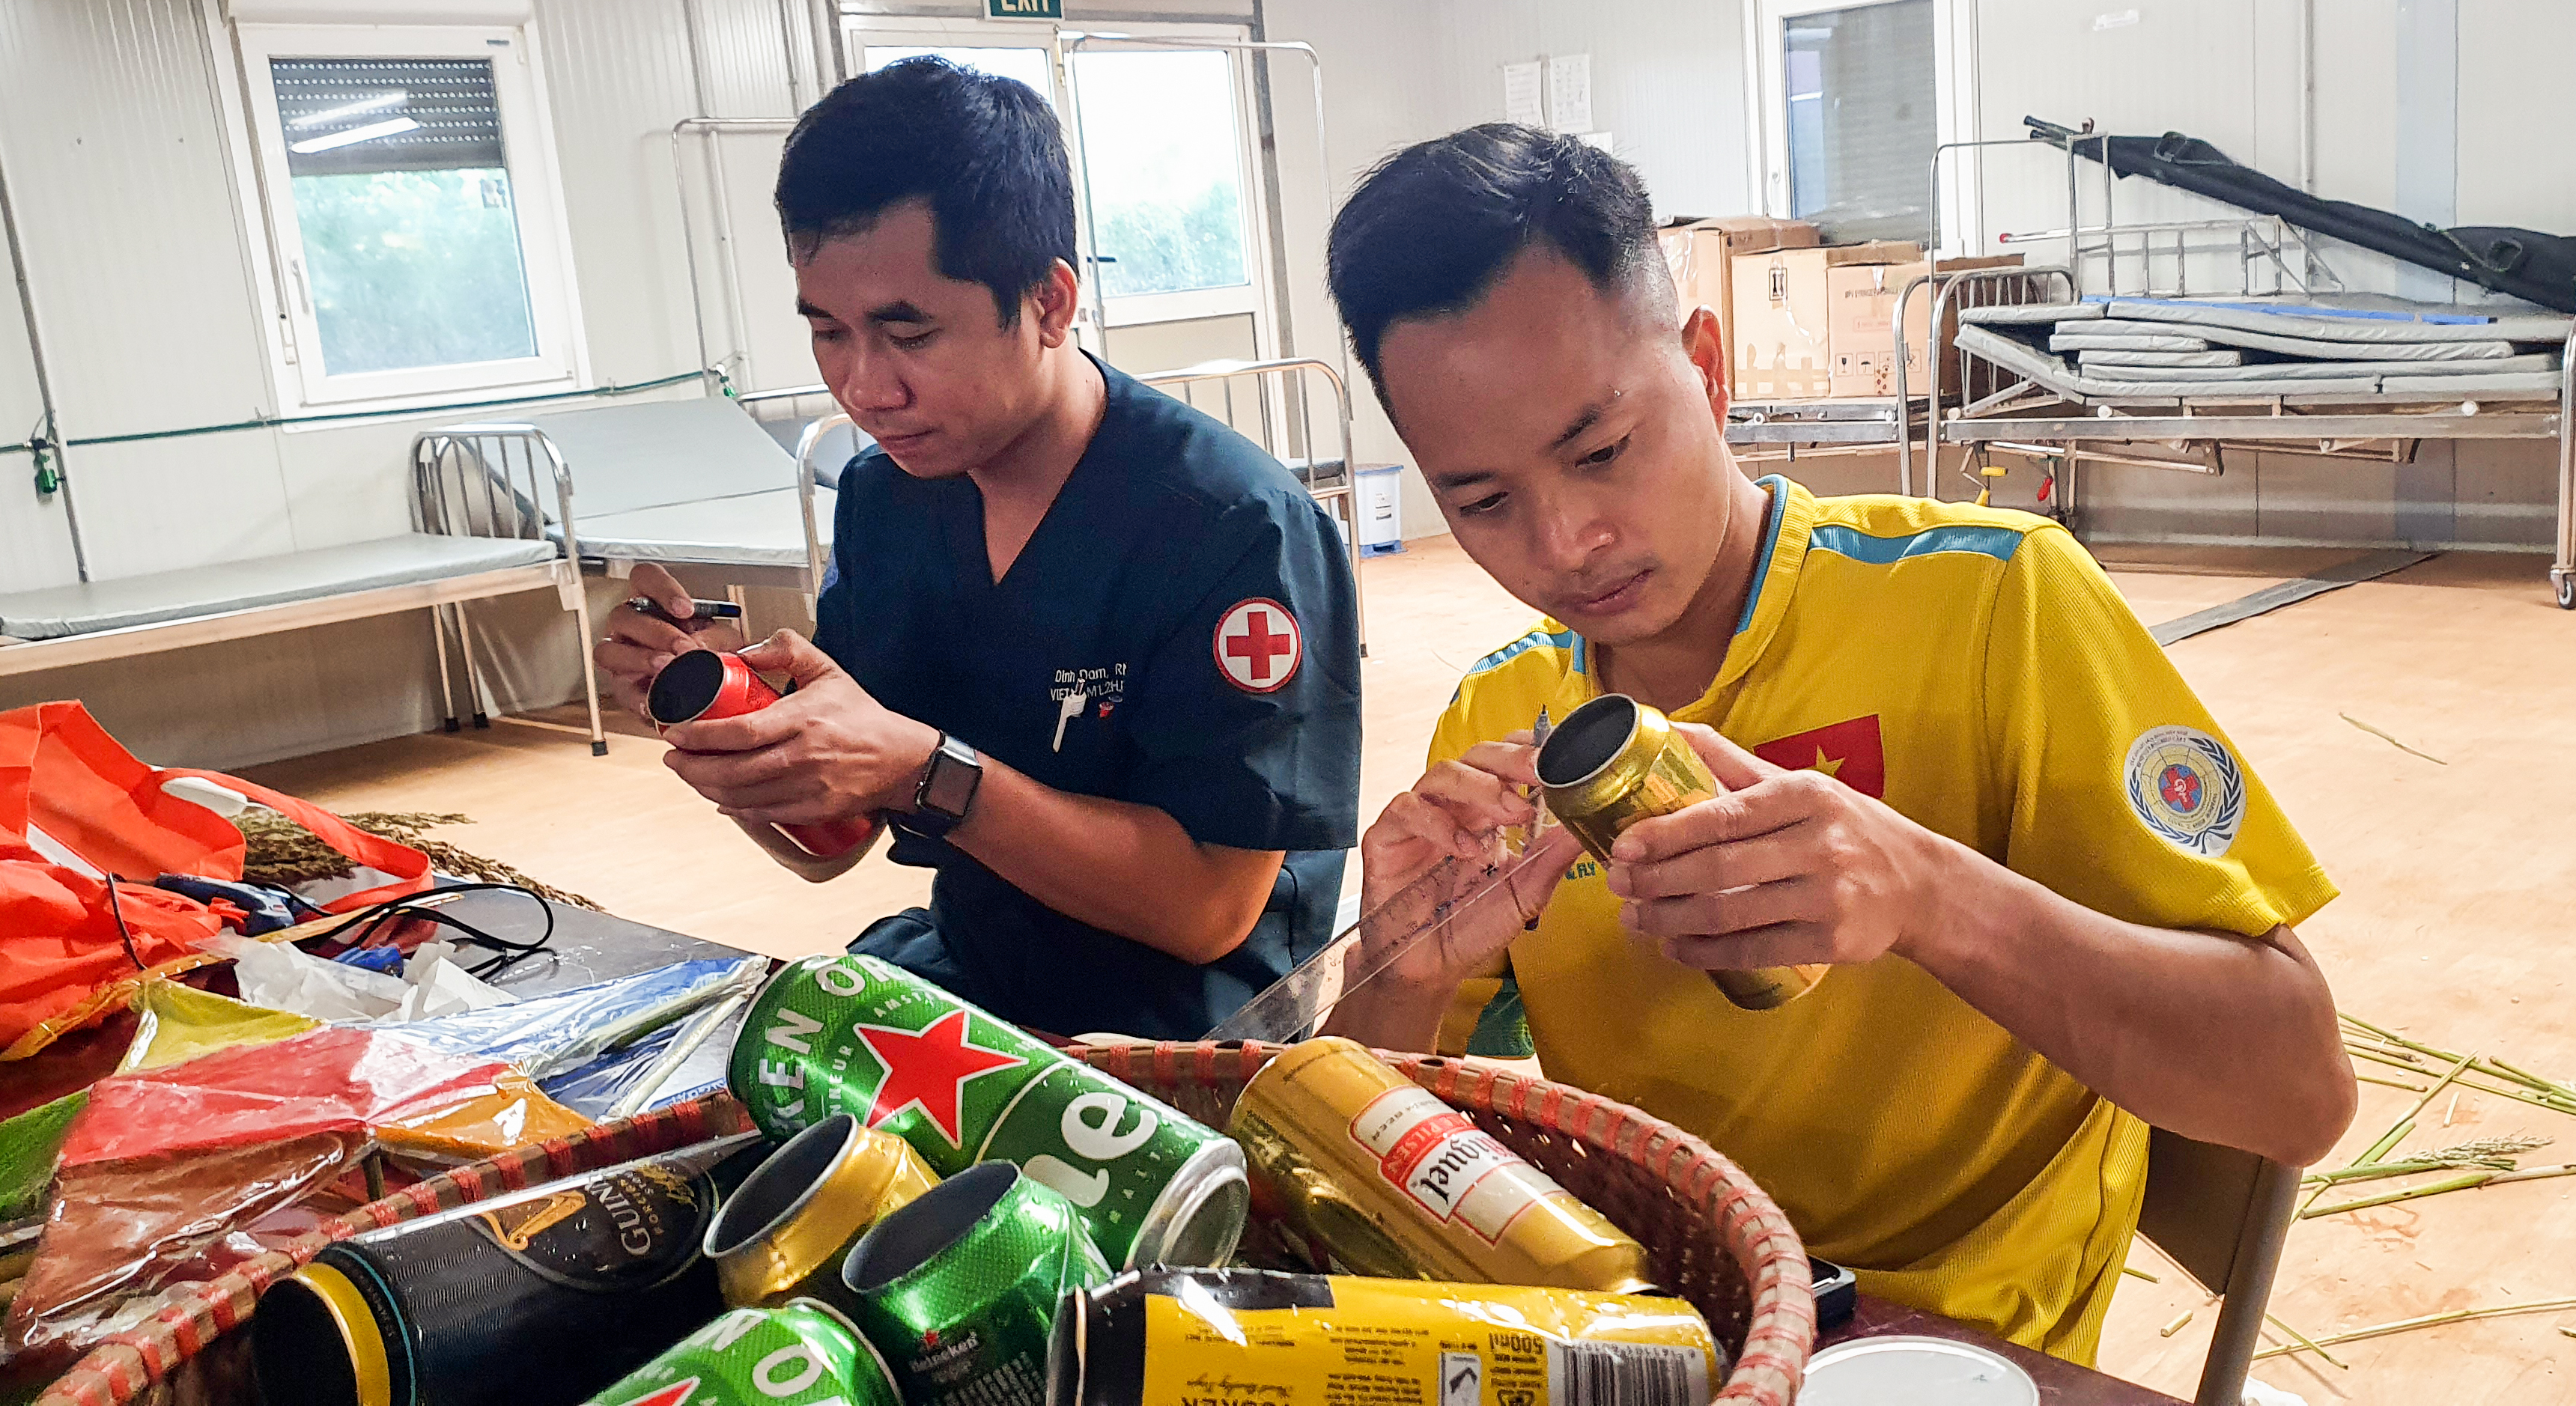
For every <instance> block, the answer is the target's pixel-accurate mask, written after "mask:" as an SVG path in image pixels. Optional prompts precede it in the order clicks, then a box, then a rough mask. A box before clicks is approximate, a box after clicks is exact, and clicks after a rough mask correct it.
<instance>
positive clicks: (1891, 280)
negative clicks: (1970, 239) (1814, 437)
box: [1730, 240, 2021, 402]
mask: <svg viewBox="0 0 2576 1406" xmlns="http://www.w3.org/2000/svg"><path fill="white" fill-rule="evenodd" d="M2020 262H2021V257H2020V256H2019V255H2017V254H2016V255H2009V256H2006V257H2004V258H2000V259H1964V260H1943V261H1942V264H1941V268H1942V271H1944V272H1949V271H1952V270H1956V269H1967V268H1986V267H1996V266H2001V265H2012V264H2018V263H2020ZM1924 268H1925V265H1924V262H1923V248H1922V246H1921V245H1918V244H1911V243H1907V242H1905V241H1902V240H1881V241H1878V242H1875V243H1870V244H1846V245H1836V246H1833V247H1830V248H1820V249H1783V250H1775V251H1773V252H1770V253H1765V254H1747V255H1740V256H1738V257H1737V258H1736V260H1735V267H1734V282H1735V319H1734V328H1733V334H1734V335H1733V345H1734V347H1735V375H1734V384H1733V385H1732V387H1731V388H1730V389H1731V390H1732V392H1733V394H1734V396H1735V398H1736V399H1738V400H1742V401H1754V402H1759V401H1775V400H1823V399H1826V398H1829V397H1835V396H1886V395H1893V394H1895V393H1896V386H1895V368H1894V364H1893V360H1894V354H1895V341H1896V339H1895V335H1894V333H1893V331H1892V329H1891V327H1890V323H1891V320H1892V319H1893V317H1894V315H1895V309H1896V298H1897V295H1898V294H1899V293H1900V292H1902V291H1903V290H1904V288H1905V285H1906V284H1908V283H1910V282H1912V281H1913V280H1915V279H1916V278H1919V277H1921V276H1923V272H1924ZM1931 307H1932V305H1931V301H1930V299H1929V298H1928V297H1926V296H1925V295H1924V294H1922V293H1917V294H1916V295H1915V304H1914V306H1913V308H1912V309H1910V313H1911V319H1912V320H1911V322H1910V325H1909V326H1908V327H1907V329H1906V341H1907V344H1908V349H1909V353H1910V355H1909V358H1908V364H1907V366H1906V368H1905V374H1906V380H1907V389H1908V390H1909V391H1912V392H1913V393H1915V394H1918V395H1920V394H1926V393H1928V392H1929V389H1930V382H1929V380H1928V379H1926V378H1927V377H1928V374H1929V371H1928V367H1929V365H1930V363H1929V361H1928V359H1927V358H1926V356H1925V352H1926V350H1927V349H1928V348H1927V343H1928V341H1929V338H1928V337H1927V336H1925V333H1926V331H1927V330H1928V328H1929V326H1930V321H1931ZM1944 330H1945V333H1946V334H1949V335H1955V323H1954V324H1953V325H1952V327H1950V328H1946V329H1944Z"/></svg>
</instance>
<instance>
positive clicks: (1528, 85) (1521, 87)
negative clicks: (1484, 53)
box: [1503, 60, 1547, 127]
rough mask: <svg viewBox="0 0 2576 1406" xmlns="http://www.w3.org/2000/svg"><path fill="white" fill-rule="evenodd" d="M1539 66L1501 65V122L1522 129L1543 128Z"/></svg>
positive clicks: (1532, 63)
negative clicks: (1510, 123)
mask: <svg viewBox="0 0 2576 1406" xmlns="http://www.w3.org/2000/svg"><path fill="white" fill-rule="evenodd" d="M1539 68H1540V64H1539V63H1538V62H1537V61H1536V60H1532V61H1531V62H1529V63H1507V64H1504V65H1503V120H1504V121H1505V122H1518V123H1520V124H1521V125H1522V126H1524V127H1544V126H1546V125H1547V113H1546V111H1545V109H1543V108H1542V107H1541V106H1540V105H1539V104H1540V92H1541V88H1540V79H1539Z"/></svg>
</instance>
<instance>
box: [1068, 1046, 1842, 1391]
mask: <svg viewBox="0 0 2576 1406" xmlns="http://www.w3.org/2000/svg"><path fill="white" fill-rule="evenodd" d="M1280 1049H1281V1047H1280V1046H1277V1045H1243V1044H1231V1043H1229V1044H1195V1045H1181V1044H1161V1045H1145V1044H1136V1045H1105V1046H1099V1047H1094V1048H1084V1047H1076V1048H1075V1049H1074V1050H1073V1051H1072V1053H1073V1054H1076V1055H1078V1056H1080V1057H1081V1058H1083V1059H1084V1060H1087V1061H1088V1062H1090V1063H1091V1064H1093V1065H1094V1066H1097V1067H1098V1068H1100V1069H1102V1070H1104V1071H1106V1072H1107V1073H1109V1074H1112V1075H1114V1076H1116V1077H1118V1078H1120V1079H1124V1080H1126V1081H1127V1082H1128V1083H1130V1084H1133V1085H1135V1086H1136V1087H1138V1088H1140V1089H1143V1090H1144V1091H1145V1092H1147V1093H1150V1094H1152V1095H1154V1096H1155V1097H1156V1098H1159V1099H1162V1100H1163V1101H1165V1102H1166V1103H1169V1104H1171V1105H1172V1106H1174V1107H1176V1108H1178V1109H1180V1110H1181V1111H1182V1112H1184V1113H1187V1114H1189V1115H1190V1116H1191V1117H1194V1118H1198V1119H1200V1120H1202V1121H1204V1122H1208V1123H1212V1124H1214V1125H1215V1126H1217V1127H1220V1128H1221V1127H1224V1126H1225V1124H1226V1121H1227V1118H1228V1116H1229V1115H1230V1114H1231V1113H1232V1112H1233V1110H1234V1101H1235V1096H1236V1095H1238V1094H1240V1093H1242V1092H1243V1086H1244V1085H1245V1084H1247V1083H1249V1082H1251V1079H1252V1076H1253V1075H1254V1074H1256V1073H1258V1072H1260V1069H1261V1067H1262V1066H1263V1065H1265V1064H1268V1063H1269V1062H1270V1060H1271V1058H1272V1057H1273V1056H1275V1055H1277V1054H1278V1053H1279V1052H1280ZM1377 1053H1378V1057H1379V1058H1381V1059H1384V1060H1386V1061H1387V1062H1388V1063H1389V1064H1392V1065H1394V1066H1395V1067H1396V1068H1397V1069H1399V1070H1402V1071H1403V1072H1404V1074H1405V1075H1406V1077H1408V1078H1410V1079H1412V1080H1413V1081H1414V1082H1415V1083H1417V1084H1420V1085H1421V1086H1422V1087H1424V1088H1426V1089H1429V1090H1430V1091H1431V1092H1432V1093H1434V1094H1436V1095H1438V1096H1439V1097H1440V1098H1441V1099H1442V1101H1444V1102H1446V1103H1448V1104H1449V1105H1450V1106H1451V1107H1454V1108H1456V1109H1458V1110H1459V1111H1460V1112H1462V1113H1465V1114H1467V1115H1468V1116H1469V1117H1471V1118H1473V1119H1474V1120H1475V1121H1476V1125H1477V1126H1478V1127H1480V1128H1483V1129H1484V1130H1485V1131H1486V1132H1489V1133H1492V1134H1493V1135H1494V1136H1495V1137H1496V1138H1497V1139H1499V1140H1500V1141H1501V1142H1502V1143H1503V1145H1504V1146H1506V1147H1509V1148H1510V1149H1512V1150H1513V1151H1514V1152H1517V1153H1519V1154H1520V1155H1521V1156H1523V1157H1525V1158H1527V1159H1529V1162H1530V1164H1531V1165H1532V1166H1535V1167H1537V1168H1539V1169H1540V1170H1541V1171H1544V1172H1546V1173H1547V1174H1548V1175H1549V1176H1552V1177H1554V1178H1556V1180H1557V1182H1558V1183H1559V1184H1560V1185H1562V1186H1564V1187H1565V1189H1566V1190H1568V1191H1571V1192H1573V1193H1574V1194H1575V1195H1576V1196H1579V1197H1581V1198H1582V1199H1583V1200H1584V1201H1586V1202H1588V1203H1590V1204H1591V1205H1592V1206H1593V1207H1594V1208H1595V1209H1597V1210H1599V1211H1600V1212H1601V1213H1602V1214H1603V1215H1606V1216H1608V1217H1609V1218H1610V1219H1611V1221H1612V1222H1613V1223H1615V1224H1616V1225H1617V1226H1618V1227H1619V1228H1620V1229H1622V1230H1625V1231H1627V1232H1628V1233H1629V1234H1630V1235H1633V1236H1635V1237H1636V1238H1637V1242H1638V1243H1639V1244H1641V1245H1644V1246H1645V1247H1646V1255H1647V1259H1648V1262H1649V1263H1650V1264H1651V1265H1652V1266H1653V1269H1654V1275H1653V1277H1654V1279H1655V1282H1657V1283H1658V1284H1661V1285H1663V1286H1664V1289H1665V1291H1666V1292H1668V1293H1672V1294H1675V1295H1678V1296H1679V1297H1681V1298H1683V1299H1686V1300H1688V1301H1689V1302H1690V1304H1691V1306H1692V1307H1694V1308H1697V1309H1698V1310H1699V1311H1700V1313H1701V1314H1702V1316H1704V1317H1706V1318H1707V1319H1708V1326H1709V1328H1710V1330H1711V1331H1713V1332H1714V1333H1715V1334H1716V1335H1717V1340H1718V1341H1719V1342H1721V1343H1723V1344H1725V1345H1726V1350H1727V1353H1728V1355H1729V1356H1730V1358H1731V1359H1732V1360H1733V1363H1734V1369H1733V1371H1731V1372H1730V1373H1729V1374H1728V1376H1727V1380H1726V1384H1725V1386H1724V1387H1723V1388H1722V1389H1721V1390H1719V1392H1718V1393H1717V1400H1718V1401H1720V1402H1730V1403H1738V1402H1740V1403H1745V1406H1789V1403H1790V1402H1791V1401H1792V1400H1794V1399H1795V1398H1796V1396H1797V1394H1798V1383H1799V1381H1800V1380H1801V1378H1802V1377H1803V1376H1804V1375H1805V1372H1806V1367H1807V1350H1808V1349H1809V1347H1811V1346H1812V1345H1813V1344H1814V1341H1815V1336H1816V1300H1815V1295H1814V1293H1813V1291H1812V1289H1811V1288H1810V1286H1809V1284H1808V1280H1807V1252H1806V1249H1805V1247H1804V1246H1802V1245H1801V1244H1799V1242H1798V1232H1797V1231H1795V1230H1793V1229H1791V1228H1790V1225H1789V1218H1788V1217H1787V1216H1785V1215H1782V1214H1781V1213H1780V1208H1779V1207H1778V1206H1776V1205H1774V1204H1772V1201H1771V1198H1770V1197H1769V1196H1767V1195H1765V1194H1763V1191H1762V1188H1760V1187H1758V1186H1755V1185H1754V1184H1753V1179H1752V1178H1751V1177H1748V1176H1746V1175H1745V1174H1744V1173H1743V1171H1742V1170H1740V1169H1739V1168H1737V1166H1736V1165H1735V1164H1734V1163H1733V1162H1730V1161H1728V1160H1726V1159H1725V1158H1724V1157H1722V1156H1719V1155H1718V1154H1717V1152H1716V1151H1715V1150H1714V1149H1712V1148H1711V1147H1710V1146H1709V1145H1708V1144H1707V1143H1705V1142H1703V1141H1701V1140H1700V1139H1698V1138H1695V1137H1692V1136H1691V1135H1690V1134H1688V1133H1685V1132H1683V1131H1682V1130H1681V1129H1679V1128H1676V1127H1674V1126H1673V1125H1672V1124H1670V1123H1667V1122H1665V1121H1663V1120H1662V1119H1660V1118H1650V1117H1648V1116H1647V1115H1645V1114H1643V1113H1640V1112H1638V1111H1637V1110H1636V1109H1634V1108H1631V1107H1629V1106H1628V1105H1626V1104H1624V1103H1618V1102H1615V1101H1613V1100H1610V1099H1606V1098H1601V1097H1599V1096H1597V1095H1593V1094H1587V1093H1585V1092H1583V1091H1582V1090H1581V1089H1576V1088H1570V1087H1568V1086H1566V1085H1564V1084H1557V1083H1551V1082H1549V1081H1548V1080H1545V1079H1533V1078H1530V1077H1528V1076H1526V1075H1521V1074H1515V1073H1513V1072H1511V1071H1510V1070H1507V1069H1497V1068H1494V1067H1492V1066H1490V1065H1484V1064H1476V1063H1470V1062H1468V1061H1464V1060H1454V1059H1435V1058H1430V1057H1427V1056H1423V1055H1402V1054H1391V1053H1388V1052H1387V1051H1385V1050H1380V1051H1378V1052H1377Z"/></svg>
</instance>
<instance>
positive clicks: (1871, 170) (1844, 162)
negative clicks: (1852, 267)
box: [1757, 0, 1940, 242]
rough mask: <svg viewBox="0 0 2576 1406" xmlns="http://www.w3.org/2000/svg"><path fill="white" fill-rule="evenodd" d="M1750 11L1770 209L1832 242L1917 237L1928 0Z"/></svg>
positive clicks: (1926, 136)
mask: <svg viewBox="0 0 2576 1406" xmlns="http://www.w3.org/2000/svg"><path fill="white" fill-rule="evenodd" d="M1757 13H1758V14H1759V16H1760V20H1759V21H1757V23H1759V24H1760V25H1761V26H1762V27H1763V28H1765V29H1767V30H1768V31H1769V33H1768V40H1767V43H1768V46H1769V52H1768V53H1766V54H1762V55H1761V69H1762V73H1761V78H1762V82H1763V87H1764V89H1765V90H1766V92H1767V95H1768V97H1769V105H1770V108H1771V111H1770V112H1769V113H1768V114H1767V115H1766V116H1765V118H1764V122H1763V125H1764V126H1765V128H1767V129H1768V131H1769V133H1770V137H1769V142H1770V146H1769V150H1768V151H1767V152H1766V153H1765V164H1766V166H1768V167H1769V172H1770V181H1771V185H1772V189H1773V192H1774V198H1773V202H1772V209H1773V210H1774V212H1775V213H1781V214H1786V215H1788V216H1789V217H1791V218H1793V219H1800V220H1809V221H1812V222H1814V223H1815V225H1816V226H1817V227H1818V228H1819V229H1821V230H1822V231H1824V234H1825V236H1826V238H1828V239H1829V240H1833V241H1836V242H1843V241H1851V240H1863V239H1915V240H1919V239H1921V238H1923V237H1924V235H1925V233H1926V232H1927V230H1928V228H1929V226H1930V211H1929V209H1928V208H1927V207H1926V205H1925V203H1924V202H1925V200H1926V198H1927V197H1926V190H1925V174H1924V173H1925V171H1926V169H1927V163H1928V162H1929V161H1930V159H1931V156H1932V150H1933V147H1934V144H1935V143H1937V142H1938V141H1939V140H1940V138H1939V135H1938V128H1939V114H1938V110H1937V89H1936V83H1935V79H1934V72H1935V69H1934V64H1935V58H1936V56H1935V52H1934V28H1935V24H1936V22H1937V18H1938V17H1937V16H1936V14H1935V5H1934V0H1868V2H1867V3H1853V0H1761V3H1760V5H1759V7H1758V11H1757Z"/></svg>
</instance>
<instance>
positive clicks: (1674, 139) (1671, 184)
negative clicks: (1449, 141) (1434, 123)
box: [1438, 0, 1932, 219]
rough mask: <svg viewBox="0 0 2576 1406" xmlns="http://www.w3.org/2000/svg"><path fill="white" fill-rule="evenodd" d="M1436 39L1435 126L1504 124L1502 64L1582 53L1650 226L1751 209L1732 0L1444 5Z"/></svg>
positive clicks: (1738, 12)
mask: <svg viewBox="0 0 2576 1406" xmlns="http://www.w3.org/2000/svg"><path fill="white" fill-rule="evenodd" d="M1441 32H1442V38H1443V41H1444V47H1443V49H1442V52H1441V54H1440V59H1441V62H1440V65H1439V70H1438V72H1439V75H1440V82H1441V90H1442V95H1441V102H1442V108H1443V111H1442V114H1441V116H1442V118H1443V120H1444V122H1445V124H1446V126H1448V127H1464V126H1468V125H1471V124H1473V123H1477V122H1500V121H1502V120H1503V72H1502V66H1503V65H1504V64H1506V63H1523V62H1527V61H1529V60H1531V59H1535V58H1537V57H1539V56H1540V55H1542V54H1546V55H1551V56H1555V55H1570V54H1590V55H1591V56H1592V121H1593V126H1594V127H1595V128H1596V129H1599V130H1602V131H1607V132H1609V133H1610V134H1611V135H1612V136H1613V137H1614V138H1615V145H1614V148H1613V149H1614V150H1615V151H1616V152H1617V153H1618V155H1619V156H1620V157H1621V158H1622V159H1624V160H1626V161H1628V162H1629V163H1631V164H1633V165H1634V166H1636V167H1637V169H1638V170H1639V171H1641V172H1643V173H1644V175H1645V178H1646V184H1647V188H1648V189H1649V190H1650V191H1651V192H1652V193H1653V195H1654V200H1655V214H1656V217H1657V218H1658V219H1669V218H1671V217H1672V216H1675V215H1736V214H1743V213H1745V212H1747V211H1749V210H1751V209H1752V208H1753V183H1752V181H1751V179H1750V178H1749V176H1748V174H1747V171H1746V155H1747V151H1748V149H1749V148H1748V144H1747V138H1746V133H1745V130H1744V75H1745V72H1746V69H1745V56H1744V17H1743V6H1742V4H1741V3H1740V0H1720V3H1713V4H1695V3H1677V0H1599V3H1592V4H1583V5H1565V4H1555V3H1550V0H1500V3H1488V2H1487V0H1474V2H1473V3H1470V0H1445V3H1443V4H1442V6H1441ZM1923 62H1924V64H1925V66H1926V67H1927V68H1928V67H1929V66H1930V64H1931V62H1932V56H1931V55H1929V54H1926V55H1924V56H1923Z"/></svg>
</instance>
